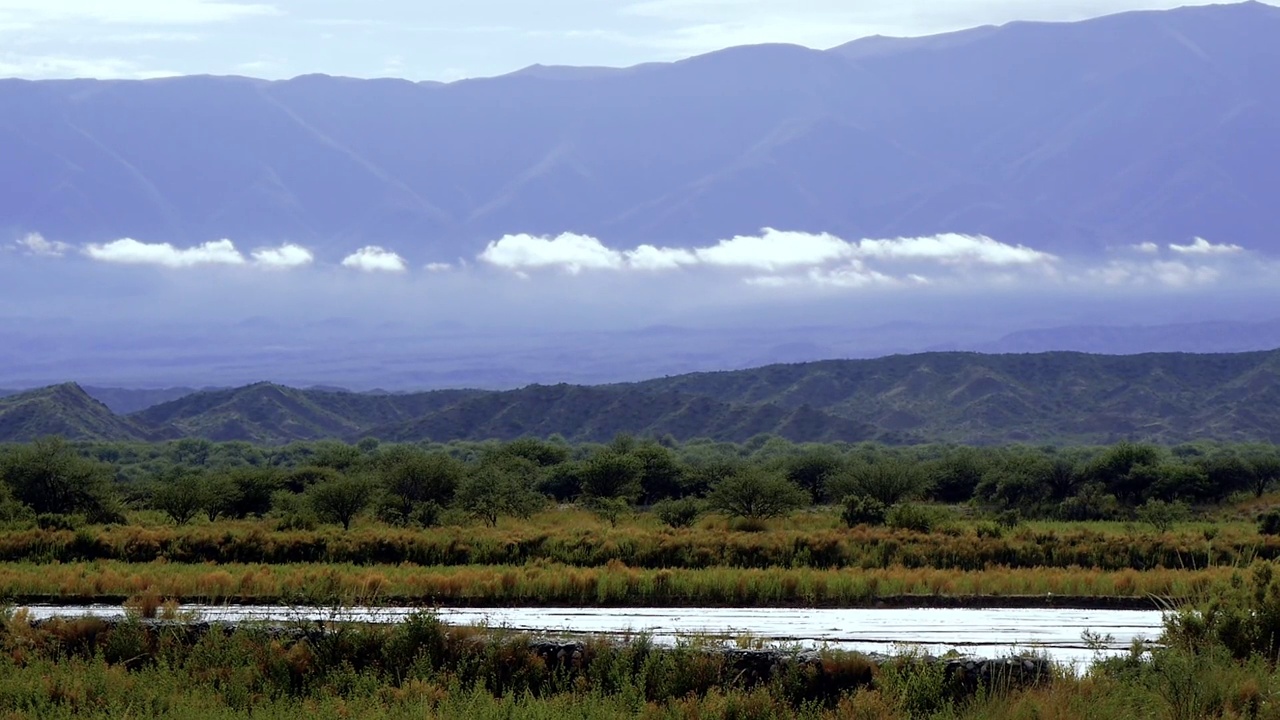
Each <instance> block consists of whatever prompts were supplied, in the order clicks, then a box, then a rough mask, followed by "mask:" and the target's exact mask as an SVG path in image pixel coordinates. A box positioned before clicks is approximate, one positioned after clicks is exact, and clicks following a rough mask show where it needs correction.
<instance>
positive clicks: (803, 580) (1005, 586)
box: [0, 561, 1234, 607]
mask: <svg viewBox="0 0 1280 720" xmlns="http://www.w3.org/2000/svg"><path fill="white" fill-rule="evenodd" d="M1233 572H1234V571H1233V569H1232V568H1226V567H1214V568H1207V569H1202V570H1175V569H1157V570H1148V571H1143V572H1139V571H1136V570H1119V571H1105V570H1097V569H1091V568H1065V569H1054V568H1037V569H1027V568H1003V567H996V568H990V569H987V570H983V571H961V570H942V569H936V568H909V567H893V568H884V569H880V568H877V569H870V570H825V569H816V568H767V569H753V568H729V567H719V568H707V569H696V570H692V569H663V570H653V569H647V568H632V567H628V566H626V565H624V564H622V563H619V562H616V561H615V562H612V563H609V564H607V565H605V566H602V567H595V568H580V567H574V566H567V565H559V564H553V563H543V562H538V563H532V564H528V565H521V566H515V565H505V566H504V565H499V566H488V565H485V566H476V565H473V566H452V567H439V566H435V567H423V566H417V565H411V564H401V565H380V566H365V565H354V564H346V565H342V564H285V565H268V564H240V563H233V564H227V565H211V564H210V565H192V564H182V563H170V562H153V563H124V562H118V561H95V562H88V563H54V564H37V563H8V564H3V565H0V587H3V588H5V591H6V592H7V593H8V594H9V597H10V598H13V599H20V600H21V601H22V602H37V601H47V602H64V603H65V602H79V601H91V600H103V601H106V600H114V601H119V599H120V598H125V597H130V596H138V595H149V596H154V597H157V598H172V599H177V600H180V601H183V602H205V603H214V604H217V603H224V602H226V603H243V602H259V603H279V602H284V603H294V604H300V605H328V604H335V603H338V604H367V605H386V604H402V605H413V606H427V605H473V606H483V605H515V606H545V605H572V606H631V607H639V606H769V607H772V606H797V607H810V606H858V605H865V604H870V603H873V602H875V601H877V600H880V599H885V598H895V599H900V600H903V599H905V600H907V601H914V602H915V604H920V605H928V604H930V602H931V599H934V600H933V601H934V602H936V599H941V598H970V599H973V601H974V603H980V602H981V601H982V599H986V601H987V602H996V601H997V600H998V599H999V598H1028V596H1030V597H1034V598H1045V597H1046V596H1049V595H1053V596H1067V597H1074V598H1130V599H1144V598H1151V597H1160V598H1170V597H1174V598H1176V597H1188V596H1194V595H1199V594H1201V593H1203V592H1205V591H1207V590H1209V589H1211V588H1214V587H1216V586H1219V585H1220V584H1222V583H1226V582H1229V580H1230V577H1231V575H1232V573H1233ZM908 604H911V603H908ZM1153 607H1154V603H1153Z"/></svg>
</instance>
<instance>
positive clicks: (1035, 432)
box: [637, 351, 1280, 442]
mask: <svg viewBox="0 0 1280 720" xmlns="http://www.w3.org/2000/svg"><path fill="white" fill-rule="evenodd" d="M637 387H639V388H640V389H642V390H645V391H649V392H680V393H688V394H697V395H705V396H709V397H715V398H717V399H718V400H720V401H721V402H727V403H740V404H763V403H769V404H776V405H778V406H780V407H784V408H798V407H801V406H806V405H807V406H812V407H814V408H816V409H818V410H821V411H824V412H828V413H831V414H833V415H837V416H840V417H846V418H854V419H859V420H864V421H867V422H871V423H873V424H875V425H878V426H880V427H884V428H888V429H894V430H899V431H903V432H909V433H912V434H913V435H916V436H920V437H929V438H935V439H947V440H957V441H962V442H995V441H1008V440H1017V441H1044V440H1049V439H1060V440H1068V439H1070V440H1078V441H1109V440H1113V439H1117V438H1125V437H1138V438H1147V439H1153V440H1161V441H1168V442H1177V441H1184V440H1192V439H1196V438H1200V437H1206V438H1207V437H1212V438H1218V439H1234V440H1241V439H1269V440H1273V441H1274V440H1276V439H1280V351H1273V352H1260V353H1241V354H1229V355H1192V354H1145V355H1129V356H1107V355H1085V354H1080V353H1044V354H1037V355H979V354H973V353H930V354H923V355H904V356H894V357H888V358H879V359H874V360H845V361H827V362H819V363H805V364H796V365H776V366H771V367H765V368H760V369H756V370H742V371H734V372H721V373H700V374H694V375H685V376H680V377H675V378H667V379H663V380H654V381H650V382H646V383H641V384H639V385H638V386H637ZM1242 388H1248V391H1247V392H1246V391H1244V390H1242Z"/></svg>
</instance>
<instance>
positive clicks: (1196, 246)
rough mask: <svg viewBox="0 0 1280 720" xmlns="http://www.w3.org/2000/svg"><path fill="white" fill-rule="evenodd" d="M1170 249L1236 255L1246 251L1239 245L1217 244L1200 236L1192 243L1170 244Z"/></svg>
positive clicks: (1191, 253) (1205, 253)
mask: <svg viewBox="0 0 1280 720" xmlns="http://www.w3.org/2000/svg"><path fill="white" fill-rule="evenodd" d="M1169 249H1170V250H1172V251H1174V252H1176V253H1179V254H1181V255H1235V254H1237V253H1242V252H1244V248H1242V247H1240V246H1239V245H1225V244H1224V245H1215V244H1213V243H1211V242H1209V241H1208V240H1205V239H1204V238H1201V237H1198V238H1196V239H1195V242H1193V243H1191V244H1190V245H1172V244H1171V245H1169Z"/></svg>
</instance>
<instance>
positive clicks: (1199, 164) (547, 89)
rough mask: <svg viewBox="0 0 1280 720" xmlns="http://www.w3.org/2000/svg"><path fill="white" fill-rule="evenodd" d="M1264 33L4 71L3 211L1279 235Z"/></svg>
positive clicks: (1002, 34) (187, 227) (327, 249)
mask: <svg viewBox="0 0 1280 720" xmlns="http://www.w3.org/2000/svg"><path fill="white" fill-rule="evenodd" d="M1276 37H1280V8H1276V7H1272V6H1270V5H1265V4H1262V3H1257V2H1246V3H1240V4H1234V5H1221V6H1201V7H1189V8H1182V9H1177V10H1170V11H1165V12H1138V13H1126V14H1121V15H1115V16H1110V17H1104V18H1099V19H1095V20H1089V21H1084V22H1079V23H1063V24H1047V23H1012V24H1009V25H1006V26H1002V27H998V28H992V27H987V28H977V29H974V30H970V31H966V32H961V33H951V34H948V35H942V36H936V37H929V38H911V39H888V38H869V39H864V40H860V41H856V42H853V43H850V44H848V45H844V46H841V47H838V48H834V49H831V50H829V51H818V50H809V49H806V48H801V47H796V46H786V45H763V46H753V47H741V48H731V49H728V50H724V51H721V52H716V53H711V54H708V55H704V56H700V57H695V58H690V59H688V60H684V61H681V62H676V63H653V64H648V65H642V66H637V67H634V68H628V69H625V70H609V69H600V68H547V67H533V68H529V69H526V70H525V71H522V72H519V73H514V74H511V75H507V76H504V77H499V78H491V79H484V80H471V81H463V82H458V83H452V84H447V85H446V84H440V83H420V84H415V83H410V82H406V81H397V80H353V79H348V78H331V77H323V76H306V77H300V78H296V79H293V80H289V81H283V82H266V81H261V80H253V79H248V78H235V77H181V78H170V79H163V80H154V81H139V82H122V81H101V82H100V81H92V80H75V81H41V82H25V81H17V80H4V81H0V104H2V105H3V107H5V108H6V112H5V113H3V114H2V115H0V156H3V157H4V158H5V162H4V164H3V167H0V183H3V186H4V187H5V188H7V191H6V192H5V193H3V195H0V218H4V220H3V223H4V226H3V227H0V230H10V231H12V232H15V233H21V232H42V233H44V234H45V235H46V236H48V237H49V238H53V239H56V240H59V241H66V242H103V241H107V240H113V239H116V238H121V237H133V238H139V239H142V240H144V241H149V242H172V243H175V244H194V243H203V242H207V241H210V240H216V239H219V238H224V237H226V238H231V239H233V240H234V241H236V242H237V243H239V244H241V246H242V247H253V246H254V245H255V244H267V243H278V242H279V241H280V239H281V238H289V239H291V240H292V241H295V242H300V243H303V244H306V245H308V246H311V247H313V248H314V249H316V250H317V251H318V253H319V255H320V256H321V257H322V259H328V260H331V261H332V260H334V259H340V258H341V257H343V256H344V255H345V254H346V253H349V252H351V251H353V250H354V249H355V248H357V247H360V246H362V245H365V244H369V243H370V242H376V243H379V244H385V245H390V246H392V247H394V249H396V250H397V251H399V252H401V253H402V254H404V255H405V256H406V257H408V258H409V259H410V260H412V261H415V262H425V261H431V260H450V261H451V260H453V259H454V258H456V257H459V256H463V257H471V256H474V254H475V253H477V252H478V251H479V250H480V249H482V248H483V247H484V246H485V244H486V243H488V242H490V241H492V240H496V239H497V238H498V237H500V236H501V235H503V234H506V233H533V234H558V233H561V232H565V231H573V232H579V233H588V234H592V235H595V236H597V237H600V238H602V239H603V240H605V242H607V243H609V244H611V245H615V246H622V245H627V246H631V245H635V244H638V243H641V242H656V241H658V240H661V241H662V242H664V243H671V244H676V245H686V246H687V245H691V244H695V243H709V242H714V241H715V240H716V239H719V238H725V237H731V236H733V235H735V234H746V233H755V232H758V231H759V229H760V228H762V227H765V226H770V227H777V228H784V229H794V230H806V231H814V232H817V231H826V232H833V233H836V234H840V235H843V236H846V237H849V238H859V237H897V236H920V235H931V234H935V233H941V232H965V233H975V234H976V233H983V234H988V235H991V236H993V237H995V238H997V239H1000V240H1003V241H1006V242H1012V243H1027V244H1033V245H1035V246H1037V247H1039V248H1040V249H1043V250H1047V251H1051V252H1057V253H1060V254H1067V255H1072V254H1086V253H1096V252H1099V251H1101V250H1102V249H1103V248H1105V247H1107V246H1109V245H1115V244H1128V243H1135V242H1141V241H1146V240H1151V241H1155V242H1158V243H1166V242H1184V241H1186V240H1189V239H1190V237H1191V236H1193V235H1201V236H1204V237H1207V238H1211V239H1213V240H1215V241H1219V242H1235V243H1240V244H1243V245H1246V246H1248V247H1251V248H1254V249H1258V250H1263V251H1270V252H1280V214H1277V213H1274V212H1272V211H1271V207H1272V194H1273V189H1274V188H1275V187H1277V186H1280V144H1277V143H1276V142H1275V141H1274V138H1275V137H1276V135H1277V132H1278V131H1280V83H1276V82H1275V80H1274V79H1275V78H1276V77H1280V43H1276V42H1275V38H1276ZM193 168H194V169H197V170H196V171H194V172H193V170H192V169H193Z"/></svg>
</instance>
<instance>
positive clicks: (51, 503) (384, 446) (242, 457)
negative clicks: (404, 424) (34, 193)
mask: <svg viewBox="0 0 1280 720" xmlns="http://www.w3.org/2000/svg"><path fill="white" fill-rule="evenodd" d="M0 478H2V479H3V483H0V522H8V523H19V522H27V523H36V524H38V525H41V526H43V527H61V526H72V525H74V524H76V523H77V522H89V523H112V522H117V523H118V522H123V521H124V518H125V515H124V513H125V512H126V511H128V510H145V509H150V510H156V511H160V512H162V513H164V514H165V515H167V516H168V517H169V518H170V519H172V521H174V522H176V523H179V524H185V523H188V522H191V521H192V520H194V519H196V518H200V517H203V518H207V519H208V520H210V521H216V520H218V519H220V518H248V517H264V516H273V517H275V518H277V520H278V526H279V527H282V528H298V529H302V528H310V527H314V526H316V525H317V524H319V523H334V524H339V525H342V526H343V527H350V525H351V523H352V522H353V521H354V520H355V519H356V518H357V517H360V516H362V515H366V514H367V515H372V516H375V517H376V518H377V519H378V520H380V521H382V522H385V523H388V524H392V525H398V526H429V525H433V524H435V523H437V522H439V521H440V520H441V518H442V517H443V516H444V514H445V513H449V512H452V513H455V514H461V515H465V516H467V517H470V518H472V519H474V520H475V521H477V522H484V523H487V524H490V525H496V524H497V523H498V521H499V519H500V518H502V517H506V516H512V517H527V516H529V515H531V514H533V513H535V512H537V511H538V510H539V509H541V508H543V507H544V506H546V505H548V504H550V503H578V504H580V505H581V506H583V507H586V508H589V509H591V510H592V511H594V512H596V513H598V514H599V515H600V516H601V517H603V518H605V519H606V520H608V521H609V522H612V523H616V522H617V521H618V519H619V518H621V517H622V516H624V515H625V514H627V513H629V512H631V511H632V510H633V509H636V508H639V507H645V508H650V509H652V511H653V512H654V513H655V514H656V515H658V517H660V518H661V519H662V520H663V521H664V522H666V523H668V524H670V525H672V526H684V525H689V524H692V523H693V522H694V521H695V520H696V519H697V518H698V517H699V515H700V514H702V513H703V512H707V511H715V512H719V513H722V514H724V515H727V516H730V517H732V518H736V519H738V520H739V521H741V522H743V523H746V524H748V525H749V524H751V523H759V522H762V521H765V520H769V519H771V518H775V517H779V516H784V515H786V514H787V513H790V512H792V511H794V510H797V509H799V508H803V507H805V506H808V505H815V504H821V505H841V506H843V511H842V512H843V516H844V518H845V520H846V521H847V522H848V523H849V524H850V525H855V524H862V523H867V524H877V523H882V522H885V521H886V520H888V519H889V518H891V517H896V522H897V523H898V524H903V525H906V526H911V525H912V524H913V522H914V524H922V523H923V524H925V525H927V522H925V521H923V520H917V521H913V519H912V517H913V516H912V513H917V512H919V508H917V507H915V506H913V505H912V503H914V502H916V501H929V502H938V503H948V504H957V503H971V504H974V505H976V506H979V507H981V508H982V509H984V510H987V511H990V512H993V513H996V514H1013V515H1016V516H1017V517H1026V518H1059V519H1063V520H1081V521H1084V520H1108V519H1117V518H1126V517H1134V516H1136V515H1137V516H1141V517H1143V518H1144V519H1148V520H1151V521H1152V522H1153V523H1154V524H1156V525H1157V526H1159V525H1160V524H1167V522H1168V521H1171V520H1172V519H1173V518H1175V517H1176V516H1177V514H1178V513H1179V512H1181V511H1182V509H1184V508H1187V507H1189V506H1193V505H1200V506H1203V505H1212V504H1216V503H1221V502H1223V501H1225V500H1227V499H1228V498H1230V497H1232V496H1233V495H1237V494H1240V493H1250V494H1254V495H1262V494H1264V493H1265V492H1266V491H1267V489H1268V488H1269V487H1270V486H1271V485H1272V484H1273V483H1275V482H1276V481H1277V480H1280V450H1278V449H1277V447H1276V446H1274V445H1266V444H1247V445H1246V444H1235V445H1232V444H1212V443H1196V444H1186V445H1179V446H1175V447H1171V448H1165V447H1159V446H1155V445H1148V444H1141V443H1132V442H1121V443H1116V444H1114V445H1109V446H1101V447H1080V448H1057V447H1048V446H1045V447H1031V446H1009V447H992V448H975V447H966V446H951V445H926V446H917V447H909V448H897V447H887V446H881V445H876V444H870V443H859V444H796V443H791V442H788V441H786V440H783V439H780V438H777V437H762V438H757V439H755V440H753V441H751V442H748V443H743V444H733V443H715V442H710V441H701V442H700V441H694V442H687V443H683V444H681V443H676V442H673V441H671V440H670V439H669V438H668V439H666V440H661V439H638V438H634V437H631V436H625V435H624V436H619V437H617V438H615V439H614V441H613V442H611V443H608V444H577V445H573V444H570V443H568V442H565V441H564V440H563V439H560V438H555V437H553V438H550V439H534V438H526V439H521V440H515V441H511V442H505V443H504V442H487V443H474V442H455V443H449V444H413V445H411V444H389V443H380V442H378V441H376V440H372V439H370V440H363V441H361V442H359V443H356V444H346V443H341V442H336V441H318V442H311V443H294V444H291V445H287V446H282V447H263V446H255V445H251V444H248V443H240V442H229V443H215V442H210V441H206V440H193V439H185V440H179V441H174V442H168V443H152V444H144V443H70V442H67V441H64V440H61V439H58V438H48V439H43V440H39V441H37V442H33V443H28V444H22V445H8V446H4V447H0ZM1162 518H1164V519H1162Z"/></svg>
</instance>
